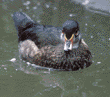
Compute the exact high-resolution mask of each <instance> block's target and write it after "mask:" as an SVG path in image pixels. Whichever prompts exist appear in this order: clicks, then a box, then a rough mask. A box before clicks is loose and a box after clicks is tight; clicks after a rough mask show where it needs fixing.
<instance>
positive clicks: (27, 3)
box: [23, 1, 31, 6]
mask: <svg viewBox="0 0 110 97" xmlns="http://www.w3.org/2000/svg"><path fill="white" fill-rule="evenodd" d="M30 3H31V2H30V1H27V2H25V3H23V5H26V6H27V5H29V4H30Z"/></svg>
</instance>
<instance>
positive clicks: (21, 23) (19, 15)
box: [13, 12, 34, 32]
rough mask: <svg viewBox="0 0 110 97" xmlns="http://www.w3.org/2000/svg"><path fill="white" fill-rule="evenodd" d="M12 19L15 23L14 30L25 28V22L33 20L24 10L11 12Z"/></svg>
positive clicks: (29, 22)
mask: <svg viewBox="0 0 110 97" xmlns="http://www.w3.org/2000/svg"><path fill="white" fill-rule="evenodd" d="M13 20H14V23H15V27H16V30H17V31H18V32H19V31H22V30H23V29H24V28H26V26H27V24H28V25H29V24H32V23H34V21H33V20H32V19H31V18H30V17H29V16H28V15H26V14H25V13H24V12H15V13H14V14H13Z"/></svg>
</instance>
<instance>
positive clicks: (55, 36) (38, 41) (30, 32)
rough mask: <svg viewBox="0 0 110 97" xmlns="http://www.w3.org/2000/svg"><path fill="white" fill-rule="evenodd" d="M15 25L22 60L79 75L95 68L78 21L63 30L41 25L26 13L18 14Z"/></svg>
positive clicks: (66, 25) (15, 16)
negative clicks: (83, 70) (92, 67)
mask: <svg viewBox="0 0 110 97" xmlns="http://www.w3.org/2000/svg"><path fill="white" fill-rule="evenodd" d="M13 21H14V24H15V28H16V30H17V35H18V49H19V55H20V58H21V59H22V60H25V61H28V62H31V63H33V64H36V65H39V66H42V67H48V68H53V69H55V70H62V71H63V70H64V71H77V70H79V69H84V68H87V67H89V66H90V65H91V64H92V54H91V52H90V50H89V47H88V45H87V44H86V42H85V41H84V39H83V38H82V35H81V33H80V29H79V23H78V22H77V21H75V20H66V21H65V22H64V23H63V25H62V27H54V26H51V25H41V24H39V23H37V22H35V21H34V20H32V19H31V17H29V16H28V15H27V14H26V13H24V12H15V13H14V14H13Z"/></svg>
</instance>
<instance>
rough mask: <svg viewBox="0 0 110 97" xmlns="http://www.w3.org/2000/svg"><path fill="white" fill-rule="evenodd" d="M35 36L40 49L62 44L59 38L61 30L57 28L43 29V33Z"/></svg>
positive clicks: (37, 33)
mask: <svg viewBox="0 0 110 97" xmlns="http://www.w3.org/2000/svg"><path fill="white" fill-rule="evenodd" d="M36 35H37V36H38V37H39V38H38V41H39V42H40V43H41V44H40V45H41V47H42V46H45V45H54V46H56V45H58V44H61V43H63V41H62V40H61V38H60V35H61V28H57V27H44V30H43V31H40V32H38V31H37V32H36Z"/></svg>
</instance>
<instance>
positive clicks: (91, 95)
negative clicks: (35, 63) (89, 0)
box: [0, 0, 110, 97]
mask: <svg viewBox="0 0 110 97" xmlns="http://www.w3.org/2000/svg"><path fill="white" fill-rule="evenodd" d="M25 2H26V1H25V0H22V1H21V0H19V1H18V0H11V1H10V0H3V1H2V2H1V3H0V6H1V7H0V9H1V11H0V17H1V18H0V31H1V35H0V97H110V78H109V77H110V33H109V31H110V27H109V25H110V19H109V18H110V15H109V13H108V14H107V15H104V14H99V13H94V12H91V11H87V9H86V8H85V7H84V6H82V5H80V4H76V3H74V2H69V1H68V0H65V1H64V0H54V1H50V0H46V1H44V0H41V1H40V0H39V1H37V0H32V1H31V3H30V4H29V5H27V7H26V5H25ZM23 4H24V5H23ZM19 10H20V11H21V10H22V11H23V12H26V13H27V14H28V15H29V16H30V17H31V18H32V19H33V20H35V21H37V22H39V23H40V24H46V25H53V26H62V24H63V22H65V21H66V20H67V19H74V20H77V21H78V22H79V24H80V31H81V33H82V35H83V38H84V40H85V41H86V43H87V44H88V45H89V48H90V50H91V52H92V55H93V64H92V65H91V66H90V67H88V68H85V69H83V70H79V71H71V72H64V71H62V72H61V71H50V72H49V71H47V70H36V69H35V68H33V67H30V66H27V64H26V63H25V62H22V61H20V59H19V54H18V41H17V34H16V29H15V27H14V22H13V20H12V17H11V15H12V14H13V13H14V12H15V11H19ZM12 58H16V62H10V61H9V60H10V59H12Z"/></svg>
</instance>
